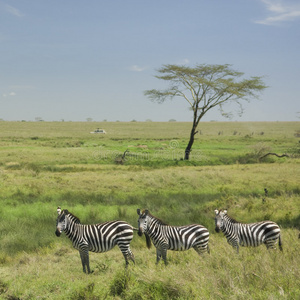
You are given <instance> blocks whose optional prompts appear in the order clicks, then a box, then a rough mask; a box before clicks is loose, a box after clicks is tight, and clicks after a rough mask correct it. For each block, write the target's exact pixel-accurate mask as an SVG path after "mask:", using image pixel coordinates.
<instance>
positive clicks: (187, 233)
mask: <svg viewBox="0 0 300 300" xmlns="http://www.w3.org/2000/svg"><path fill="white" fill-rule="evenodd" d="M137 213H138V215H139V219H138V234H139V236H142V235H143V233H144V234H145V236H146V242H147V246H148V248H150V246H151V240H152V242H153V244H154V246H155V247H156V263H158V262H159V260H160V259H161V257H162V259H163V260H164V263H165V264H166V265H167V250H175V251H184V250H188V249H190V248H192V247H193V248H194V249H195V250H196V251H197V253H198V254H203V253H204V252H208V253H209V247H208V239H209V232H208V230H207V229H206V228H205V227H204V226H201V225H198V224H193V225H185V226H169V225H167V224H165V223H164V222H162V221H161V220H159V219H157V218H156V217H154V216H152V215H151V214H150V212H149V211H148V210H144V211H143V212H142V213H141V211H140V209H138V210H137Z"/></svg>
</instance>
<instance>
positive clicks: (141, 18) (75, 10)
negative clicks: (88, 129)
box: [0, 0, 300, 121]
mask: <svg viewBox="0 0 300 300" xmlns="http://www.w3.org/2000/svg"><path fill="white" fill-rule="evenodd" d="M163 64H186V65H188V66H193V65H195V64H232V67H233V69H235V70H237V71H241V72H244V73H245V76H246V77H250V76H265V79H264V80H265V83H266V84H267V85H268V86H269V88H268V89H267V90H265V91H264V92H263V94H262V95H261V97H260V99H261V100H260V101H258V100H253V101H252V102H251V103H250V104H247V105H245V113H244V115H243V116H242V117H241V118H240V117H238V116H235V117H234V118H233V119H232V120H238V121H293V120H299V117H300V113H299V112H300V1H299V0H240V1H237V0H182V1H179V0H159V1H158V0H151V1H150V0H149V1H148V0H110V1H108V0H106V1H104V0H88V1H82V0H81V1H79V0H51V1H36V0H3V1H2V0H0V119H4V120H27V121H33V120H35V118H36V117H40V118H42V119H44V120H45V121H59V120H61V119H64V120H65V121H69V120H72V121H85V120H86V119H87V118H92V119H93V120H94V121H102V120H104V119H106V120H108V121H116V120H120V121H131V120H133V119H135V120H138V121H145V120H146V119H151V120H153V121H168V120H170V119H175V120H177V121H190V120H192V115H191V111H189V110H188V105H187V104H186V102H184V100H183V99H181V98H175V99H173V100H172V102H171V101H168V102H166V103H164V104H163V105H159V104H156V103H152V102H151V101H150V100H148V98H146V97H145V96H144V94H143V92H144V90H147V89H153V88H164V87H166V85H165V83H164V82H162V81H160V80H158V79H156V78H155V77H154V75H155V74H156V73H155V70H157V69H158V68H160V67H161V66H162V65H163ZM230 110H233V111H234V110H235V108H234V107H232V108H230ZM297 112H298V113H297ZM210 120H220V121H222V120H226V119H225V118H223V117H221V116H220V114H219V112H218V110H215V111H211V112H209V113H208V114H207V116H206V117H205V119H204V121H210Z"/></svg>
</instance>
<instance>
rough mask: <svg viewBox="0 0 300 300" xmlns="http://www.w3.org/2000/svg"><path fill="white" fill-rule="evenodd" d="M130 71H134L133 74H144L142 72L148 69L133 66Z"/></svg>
mask: <svg viewBox="0 0 300 300" xmlns="http://www.w3.org/2000/svg"><path fill="white" fill-rule="evenodd" d="M129 69H130V71H133V72H142V71H144V70H146V67H140V66H138V65H133V66H131V67H130V68H129Z"/></svg>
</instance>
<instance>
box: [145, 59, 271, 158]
mask: <svg viewBox="0 0 300 300" xmlns="http://www.w3.org/2000/svg"><path fill="white" fill-rule="evenodd" d="M157 72H158V73H159V74H160V75H156V76H155V77H156V78H158V79H162V80H165V81H167V82H169V87H168V88H167V89H165V90H156V89H153V90H147V91H145V92H144V94H145V95H146V96H148V97H149V98H150V100H152V101H154V102H158V103H163V102H164V101H165V100H167V99H172V98H173V97H176V96H178V97H181V98H183V99H184V100H185V101H186V102H187V103H188V104H189V106H190V109H191V111H192V113H193V125H192V129H191V133H190V139H189V142H188V145H187V147H186V149H185V155H184V159H185V160H188V159H189V157H190V153H191V150H192V146H193V143H194V140H195V135H196V134H197V127H198V124H199V122H200V120H201V119H202V118H203V116H204V115H205V114H206V113H207V112H208V111H209V110H211V109H213V108H214V107H218V108H219V109H220V111H221V113H222V115H224V116H226V117H229V116H230V113H226V112H225V111H224V109H223V108H224V105H225V104H227V103H229V102H234V103H236V104H237V106H238V108H239V114H242V113H243V106H242V102H243V101H247V102H249V101H250V99H251V98H258V92H260V91H262V90H264V89H265V88H266V86H265V84H264V83H263V81H262V77H251V78H250V79H244V78H241V77H242V76H243V75H244V73H242V72H237V71H235V70H233V69H231V65H228V64H225V65H207V64H200V65H196V66H195V67H193V68H192V67H187V66H179V65H163V67H161V68H160V69H158V70H157Z"/></svg>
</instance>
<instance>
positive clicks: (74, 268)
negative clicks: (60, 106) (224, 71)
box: [0, 122, 300, 299]
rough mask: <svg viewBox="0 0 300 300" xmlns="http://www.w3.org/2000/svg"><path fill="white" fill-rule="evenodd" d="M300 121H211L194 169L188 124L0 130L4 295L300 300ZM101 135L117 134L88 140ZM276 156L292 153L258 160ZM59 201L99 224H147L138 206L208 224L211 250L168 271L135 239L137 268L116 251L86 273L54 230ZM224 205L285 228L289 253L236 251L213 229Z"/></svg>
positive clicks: (18, 125) (0, 285)
mask: <svg viewBox="0 0 300 300" xmlns="http://www.w3.org/2000/svg"><path fill="white" fill-rule="evenodd" d="M299 125H300V123H299V122H286V123H282V122H273V123H263V122H262V123H237V122H228V123H219V122H210V123H203V124H201V125H200V126H201V128H199V130H201V134H200V133H199V134H198V135H197V139H196V142H195V145H194V148H193V152H192V154H193V155H192V157H191V161H189V162H185V161H182V160H181V157H182V156H183V152H184V148H185V146H186V144H187V141H188V134H189V130H190V124H189V123H151V122H150V123H138V122H132V123H119V122H115V123H106V122H105V123H73V122H53V123H44V122H40V123H34V122H0V147H1V148H0V151H1V160H0V190H1V193H0V201H1V207H0V299H58V298H59V299H249V295H251V298H252V299H298V298H299V296H300V290H299V286H300V280H299V278H300V276H299V275H300V274H299V272H300V271H299V269H300V268H299V266H300V258H299V257H300V256H299V255H298V253H299V239H298V234H299V230H300V225H299V224H300V214H299V211H300V186H299V182H300V168H299V163H300V160H299V137H297V133H298V131H299ZM97 127H100V128H104V129H105V130H106V131H107V132H108V133H107V134H106V135H94V134H90V133H89V132H90V131H92V130H94V129H95V128H97ZM126 149H128V150H129V151H130V152H129V153H128V156H127V160H125V162H124V164H123V165H120V164H117V163H116V161H115V158H116V156H118V155H120V154H122V153H123V152H124V151H125V150H126ZM266 152H276V153H278V154H282V153H287V154H289V157H285V158H276V157H268V158H267V159H265V160H264V161H259V160H258V157H259V156H260V155H261V154H262V153H266ZM264 188H267V189H268V191H269V193H268V196H267V197H265V195H264ZM264 198H265V201H263V199H264ZM58 205H60V206H61V207H62V208H67V209H69V210H70V211H71V212H72V213H74V214H75V215H77V216H78V217H79V218H80V219H81V221H82V223H89V224H92V223H98V222H102V221H106V220H113V219H122V220H125V221H127V222H129V223H131V224H132V225H133V226H136V225H137V214H136V209H137V208H141V209H144V208H148V209H150V211H151V212H152V213H153V214H154V215H156V216H157V217H159V218H161V219H163V220H164V221H166V222H167V223H169V224H172V225H183V224H189V223H199V224H202V225H204V226H206V227H207V228H208V229H209V231H210V233H211V238H210V248H211V254H210V255H204V256H203V257H199V256H198V255H197V254H196V252H195V251H194V250H189V251H186V252H171V251H169V252H168V259H169V265H168V267H164V265H162V264H160V265H158V266H156V265H155V249H154V247H152V249H151V250H148V249H147V248H146V246H145V240H144V238H140V237H138V236H137V234H135V236H134V239H133V241H132V246H131V248H132V250H133V252H134V254H135V257H136V265H135V266H132V265H130V267H129V269H128V270H127V271H125V269H124V259H123V256H122V254H121V252H120V251H119V250H118V249H117V248H116V249H113V250H112V251H110V252H107V253H102V254H91V257H90V260H91V262H90V263H91V268H92V269H93V270H94V273H93V274H91V275H85V274H83V273H82V268H81V262H80V258H79V254H78V251H76V250H74V249H73V248H72V245H71V243H70V241H69V240H68V239H67V238H66V236H65V235H62V236H61V237H60V238H57V237H56V236H55V234H54V232H55V221H56V215H57V213H56V208H57V206H58ZM216 208H219V209H220V208H227V209H228V213H229V215H231V216H233V217H234V218H236V219H237V220H240V221H242V222H255V221H261V220H266V219H271V220H273V221H275V222H277V223H278V224H279V225H280V227H281V229H282V235H283V248H284V251H283V253H281V252H280V251H278V250H275V251H267V250H266V249H265V247H264V246H261V247H258V248H241V249H240V254H239V255H236V254H235V251H234V250H233V249H232V247H231V246H230V245H228V244H227V242H226V239H225V238H224V237H223V235H222V234H216V233H215V232H214V209H216Z"/></svg>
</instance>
